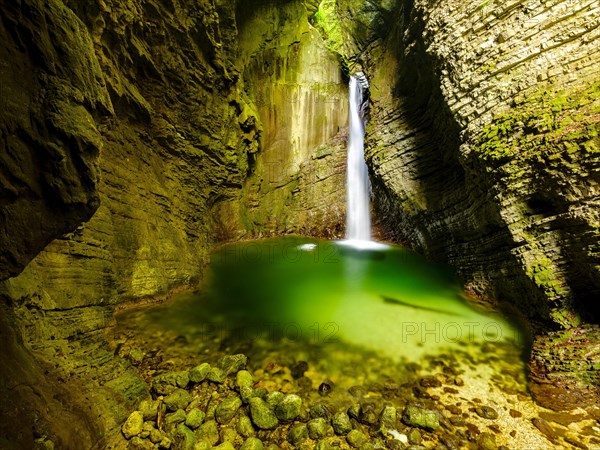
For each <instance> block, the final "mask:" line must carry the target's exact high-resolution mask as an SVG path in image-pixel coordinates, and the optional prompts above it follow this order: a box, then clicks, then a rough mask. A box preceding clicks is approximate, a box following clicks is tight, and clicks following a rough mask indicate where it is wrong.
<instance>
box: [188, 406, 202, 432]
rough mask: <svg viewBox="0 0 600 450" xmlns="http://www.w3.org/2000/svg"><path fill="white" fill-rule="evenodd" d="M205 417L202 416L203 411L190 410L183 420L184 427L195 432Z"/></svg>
mask: <svg viewBox="0 0 600 450" xmlns="http://www.w3.org/2000/svg"><path fill="white" fill-rule="evenodd" d="M205 416H206V414H204V411H202V410H200V409H192V410H191V411H190V412H189V413H188V415H187V417H186V419H185V425H186V426H188V427H189V428H191V429H192V430H195V429H196V428H198V427H199V426H200V425H202V422H204V417H205Z"/></svg>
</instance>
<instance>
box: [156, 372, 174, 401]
mask: <svg viewBox="0 0 600 450" xmlns="http://www.w3.org/2000/svg"><path fill="white" fill-rule="evenodd" d="M176 388H177V380H176V374H175V373H173V372H166V373H161V374H160V375H157V376H155V377H154V378H153V379H152V390H153V391H154V392H156V393H157V394H158V395H169V394H170V393H171V392H173V391H174V390H175V389H176Z"/></svg>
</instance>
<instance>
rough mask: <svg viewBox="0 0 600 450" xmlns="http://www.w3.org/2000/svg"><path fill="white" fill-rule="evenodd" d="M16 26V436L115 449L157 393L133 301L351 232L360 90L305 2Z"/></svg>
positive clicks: (74, 8) (11, 70) (127, 10)
mask: <svg viewBox="0 0 600 450" xmlns="http://www.w3.org/2000/svg"><path fill="white" fill-rule="evenodd" d="M0 12H1V13H2V15H1V16H0V17H1V19H2V20H1V21H0V26H1V27H0V33H1V36H2V37H3V39H2V44H0V52H2V53H1V54H2V60H1V61H2V66H1V67H0V76H1V77H2V78H0V81H1V83H0V89H1V90H2V91H1V94H2V98H3V99H8V102H7V103H6V107H5V108H2V111H0V119H1V120H0V142H2V147H1V149H0V158H1V160H2V164H1V165H0V217H1V218H2V220H1V221H0V229H1V230H2V232H0V244H1V247H0V249H1V252H0V258H1V259H0V279H4V278H7V277H11V278H8V279H6V280H4V281H2V282H1V283H0V298H1V299H2V305H1V306H2V317H3V318H4V319H5V320H4V321H3V324H4V323H5V324H6V326H7V327H9V328H7V330H8V331H10V333H8V334H7V335H6V336H2V337H3V338H5V339H4V340H3V342H6V343H7V345H6V346H3V348H2V350H1V352H2V357H3V361H4V363H5V364H4V367H8V366H10V367H12V369H11V370H10V371H9V370H0V398H2V399H9V398H10V399H11V401H13V402H15V403H18V404H20V405H23V406H22V410H20V412H19V414H12V415H9V416H7V417H6V418H4V414H3V418H4V419H3V420H2V424H1V425H0V435H1V436H3V437H5V438H6V439H7V441H8V443H10V444H11V445H17V448H18V446H19V445H22V447H23V448H33V446H34V443H33V441H32V439H33V438H34V437H35V436H37V437H38V438H39V439H41V440H42V441H43V439H45V438H44V437H45V436H51V437H52V439H53V440H54V443H55V444H56V445H58V446H59V447H61V448H68V447H69V446H72V445H73V444H72V443H73V442H80V443H81V448H89V447H91V446H92V445H97V446H99V447H100V448H101V447H102V442H101V441H98V439H100V437H101V435H102V434H103V433H106V432H107V431H109V430H114V429H115V428H116V427H117V426H118V425H119V424H120V422H121V421H122V420H123V419H124V417H125V415H126V413H127V410H128V405H129V404H130V403H131V402H135V401H137V400H138V399H139V398H140V396H143V395H144V389H145V387H144V385H143V384H142V383H140V380H139V379H138V378H137V376H136V374H135V371H134V370H133V369H132V367H131V365H130V364H129V362H127V361H126V360H124V359H121V358H120V357H118V356H115V351H114V349H111V348H109V346H108V345H107V343H106V341H105V339H104V330H105V329H106V327H107V326H109V325H110V323H111V320H112V314H113V311H114V308H115V306H116V305H118V304H119V303H122V302H123V301H128V300H134V301H137V300H139V299H143V298H146V297H156V296H161V295H166V294H168V293H169V292H171V291H172V290H173V289H176V288H181V287H190V286H192V285H194V284H196V283H197V282H198V280H199V279H200V278H201V275H202V271H203V268H204V266H205V264H206V262H207V260H208V252H209V250H210V247H211V245H213V244H214V243H216V242H219V241H222V240H226V239H234V238H240V237H244V236H247V235H260V234H261V233H267V232H268V233H281V232H290V231H300V230H302V231H305V232H310V233H313V234H325V233H333V232H339V230H340V228H341V226H340V224H341V223H342V221H343V219H342V213H341V212H340V210H341V206H340V205H342V204H343V198H344V196H343V187H344V184H343V178H344V176H343V172H344V170H343V164H344V161H345V152H344V149H345V145H344V142H343V130H342V128H343V126H344V123H345V122H346V101H345V98H346V96H345V87H344V86H345V85H344V84H343V83H342V80H341V70H340V67H339V63H338V61H337V59H336V57H335V56H334V55H332V54H330V53H329V51H328V50H327V48H326V46H325V44H324V43H323V38H322V37H321V36H320V35H319V33H317V32H316V30H315V29H314V28H312V27H311V26H310V25H309V18H310V17H311V15H312V14H314V7H313V6H311V5H310V4H308V5H305V4H304V2H301V1H295V2H286V3H285V5H281V4H280V2H276V1H272V2H260V4H259V5H248V4H242V3H241V2H240V4H239V5H238V4H236V2H214V1H212V0H188V1H176V0H173V1H152V0H151V1H138V0H132V1H126V2H123V1H116V0H115V1H112V0H108V1H107V0H102V1H92V2H75V1H68V0H64V1H61V0H52V1H49V2H38V1H37V0H24V1H21V2H12V3H11V4H8V3H7V4H4V3H3V4H2V5H1V6H0ZM323 62H324V63H323ZM342 97H343V101H342ZM316 184H320V185H321V186H326V187H327V190H324V189H322V188H321V187H319V188H316V187H315V186H316ZM324 192H326V194H325V193H324ZM322 193H323V194H322ZM332 230H333V231H332ZM336 230H337V231H336ZM35 255H37V256H35ZM34 256H35V258H34ZM32 258H33V260H31V259H32ZM30 260H31V261H30ZM23 268H24V269H23ZM21 271H22V272H21ZM19 272H21V273H20V274H19V275H18V276H14V275H17V274H18V273H19ZM41 380H43V382H42V381H41ZM34 384H35V386H33V385H34ZM63 385H64V386H67V388H66V389H62V388H61V386H63ZM19 386H20V387H19ZM32 390H33V391H35V390H37V391H38V392H39V395H29V394H30V393H31V392H32ZM63 391H64V392H63ZM58 392H61V394H60V395H61V397H60V399H59V400H57V401H49V400H48V399H50V398H52V396H53V395H54V393H58ZM15 393H18V394H15ZM78 408H79V409H80V412H79V413H78V414H76V415H74V416H71V415H69V417H71V419H70V420H71V421H72V427H70V428H69V427H66V428H65V426H64V423H59V422H58V421H57V418H60V417H66V416H65V414H67V411H68V410H70V409H78ZM10 417H12V418H13V419H11V418H10ZM32 429H33V430H34V433H33V434H31V433H30V431H31V430H32ZM24 430H25V431H24ZM61 430H67V431H64V432H63V431H61ZM24 435H26V439H25V440H23V439H22V436H24ZM19 436H21V437H19ZM20 440H21V442H20V444H19V441H20ZM15 443H17V444H15ZM3 444H4V443H2V444H0V446H2V445H3ZM7 445H8V444H7Z"/></svg>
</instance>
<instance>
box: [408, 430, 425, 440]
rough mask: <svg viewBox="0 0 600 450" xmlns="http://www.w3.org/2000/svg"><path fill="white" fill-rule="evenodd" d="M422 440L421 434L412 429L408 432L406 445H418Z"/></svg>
mask: <svg viewBox="0 0 600 450" xmlns="http://www.w3.org/2000/svg"><path fill="white" fill-rule="evenodd" d="M422 440H423V436H421V432H420V431H419V430H417V429H416V428H413V429H412V430H410V431H409V432H408V443H409V444H420V443H421V441H422Z"/></svg>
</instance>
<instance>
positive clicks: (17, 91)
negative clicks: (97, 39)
mask: <svg viewBox="0 0 600 450" xmlns="http://www.w3.org/2000/svg"><path fill="white" fill-rule="evenodd" d="M66 24H69V26H65V25H66ZM0 39H1V40H2V43H3V44H2V45H1V46H0V99H1V100H2V108H0V145H1V147H0V148H1V151H0V199H1V200H0V279H4V278H7V277H9V276H14V275H16V274H18V273H19V272H20V271H21V270H22V268H23V267H24V266H25V265H26V264H27V263H28V262H29V261H30V260H31V259H32V258H33V257H34V256H35V255H36V254H37V253H38V252H39V251H40V250H41V249H43V248H44V247H45V246H46V244H48V243H49V242H50V241H51V240H52V239H54V238H55V237H57V236H60V235H62V234H63V233H65V232H67V231H69V230H71V229H73V228H75V227H76V226H77V225H78V224H79V223H80V222H81V221H83V220H87V219H89V218H90V216H91V215H92V214H93V213H94V211H95V210H96V208H97V207H98V204H99V198H98V192H97V184H98V172H99V170H98V165H97V161H98V153H99V152H100V151H101V149H102V147H103V143H104V142H103V139H102V138H101V134H100V132H99V130H98V126H97V120H99V119H101V118H102V117H103V116H107V115H109V114H111V113H112V104H111V101H110V97H109V94H108V91H107V88H106V84H105V80H104V77H103V74H102V70H101V68H100V64H99V61H98V58H97V57H96V54H95V53H94V47H93V42H92V39H91V37H90V35H89V34H88V32H87V30H86V28H85V26H84V25H83V24H82V23H81V22H80V21H79V20H77V18H76V16H75V14H74V13H73V12H72V11H71V10H70V9H69V8H66V7H65V6H64V5H63V4H62V3H61V2H55V1H51V2H41V1H39V2H38V1H31V2H26V3H24V4H21V3H20V2H18V3H17V2H9V3H7V4H6V5H3V7H2V20H1V21H0ZM59 60H64V61H65V62H66V64H60V63H59Z"/></svg>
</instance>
